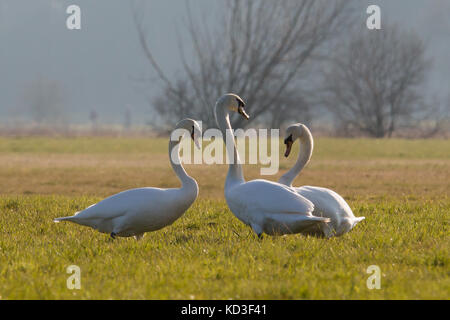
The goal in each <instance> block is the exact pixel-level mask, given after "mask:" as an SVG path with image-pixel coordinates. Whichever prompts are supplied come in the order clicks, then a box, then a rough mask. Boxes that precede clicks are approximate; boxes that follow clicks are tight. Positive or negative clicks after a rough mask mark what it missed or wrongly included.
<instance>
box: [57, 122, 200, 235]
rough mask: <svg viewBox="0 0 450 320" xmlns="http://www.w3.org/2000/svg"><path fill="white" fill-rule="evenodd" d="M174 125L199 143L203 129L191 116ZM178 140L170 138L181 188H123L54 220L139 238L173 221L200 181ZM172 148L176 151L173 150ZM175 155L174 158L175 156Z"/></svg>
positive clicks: (193, 196)
mask: <svg viewBox="0 0 450 320" xmlns="http://www.w3.org/2000/svg"><path fill="white" fill-rule="evenodd" d="M175 129H186V130H188V132H190V133H191V138H192V140H194V142H195V144H196V146H197V147H199V142H198V139H199V137H201V135H202V133H201V129H200V127H199V125H198V123H197V122H196V121H195V120H192V119H184V120H182V121H180V122H179V123H178V124H177V125H176V128H175ZM180 141H181V138H180V140H179V141H169V159H170V163H171V165H172V168H173V170H174V171H175V173H176V175H177V176H178V178H179V180H180V181H181V183H182V186H181V188H172V189H160V188H139V189H131V190H127V191H123V192H120V193H118V194H116V195H113V196H111V197H109V198H106V199H104V200H102V201H100V202H99V203H97V204H94V205H92V206H90V207H88V208H86V209H85V210H83V211H80V212H77V213H75V215H73V216H71V217H64V218H57V219H54V221H55V222H59V221H71V222H75V223H78V224H81V225H84V226H88V227H91V228H94V229H97V230H98V231H100V232H102V233H109V234H110V235H111V237H112V238H113V239H114V238H115V237H116V236H119V237H131V236H134V237H135V238H136V240H139V239H140V238H142V237H143V235H144V233H145V232H148V231H155V230H158V229H161V228H164V227H166V226H168V225H170V224H172V223H173V222H174V221H175V220H177V219H178V218H180V217H181V216H182V215H183V213H184V212H185V211H186V210H187V209H188V208H189V207H190V206H191V205H192V203H193V202H194V201H195V199H196V198H197V195H198V185H197V182H196V181H195V179H194V178H191V177H190V176H189V175H187V173H186V171H185V170H184V168H183V166H182V165H181V164H180V159H179V143H180ZM172 150H173V152H172ZM172 156H173V157H174V158H175V159H172Z"/></svg>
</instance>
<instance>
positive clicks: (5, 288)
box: [0, 137, 450, 299]
mask: <svg viewBox="0 0 450 320" xmlns="http://www.w3.org/2000/svg"><path fill="white" fill-rule="evenodd" d="M297 149H298V144H296V145H295V146H294V147H293V150H294V152H293V154H292V155H291V157H290V158H289V159H284V157H282V152H281V151H280V157H281V158H282V159H281V158H280V159H281V165H280V172H279V173H278V174H277V175H274V176H265V177H264V178H266V179H269V180H277V179H278V177H279V176H280V175H281V174H282V173H284V172H285V170H287V169H288V168H290V166H291V165H293V163H294V162H295V159H296V156H297V152H298V150H297ZM185 167H186V170H187V171H188V173H189V174H190V175H192V176H193V177H195V178H196V179H197V181H198V183H199V187H200V195H199V198H198V199H197V201H196V202H195V203H194V205H193V206H192V207H191V208H190V209H189V210H188V211H187V212H186V213H185V215H184V216H183V217H182V218H180V219H179V220H177V221H176V222H175V223H174V224H173V225H172V226H170V227H167V228H165V229H163V230H160V231H157V232H153V233H147V234H146V235H145V237H144V238H143V239H142V240H140V241H136V240H134V239H133V238H118V239H116V240H112V239H111V238H110V237H109V236H108V235H106V234H101V233H98V232H96V231H94V230H92V229H89V228H86V227H82V226H79V225H76V224H71V223H59V224H55V223H53V221H52V219H53V218H55V217H59V216H66V215H72V214H73V213H74V212H75V211H78V210H81V209H83V208H85V207H87V206H88V205H90V204H92V203H95V202H97V201H99V200H101V199H102V198H104V197H106V196H109V195H111V194H114V193H117V192H120V191H122V190H125V189H130V188H135V187H143V186H157V187H177V186H179V182H178V181H177V178H176V176H175V174H174V173H173V172H172V170H171V168H170V165H169V159H168V154H167V140H166V139H164V138H146V137H133V138H126V137H123V138H108V137H78V138H48V137H24V138H0V181H1V182H0V299H448V298H449V296H450V268H449V245H450V242H449V230H448V220H449V219H448V218H449V212H450V198H449V190H450V141H449V140H400V139H390V140H371V139H333V138H317V139H316V140H315V149H314V155H313V157H312V160H311V162H310V164H309V165H308V167H307V168H306V169H304V171H303V172H302V173H301V175H300V176H299V177H298V178H297V179H296V181H295V183H294V185H296V186H300V185H315V186H323V187H328V188H331V189H333V190H335V191H337V192H338V193H339V194H341V195H342V196H343V197H344V198H345V199H346V200H347V201H348V203H349V205H350V206H351V207H352V209H353V211H354V213H355V215H356V216H365V217H366V220H365V221H364V222H362V223H360V224H358V225H357V226H356V227H355V229H353V230H352V231H351V232H350V233H348V234H346V235H344V236H342V237H339V238H331V239H320V238H314V237H306V236H302V235H290V236H281V237H270V236H265V237H264V238H263V239H262V240H260V239H258V238H257V237H256V236H255V235H254V234H253V233H252V232H251V230H250V229H249V228H248V227H247V226H245V225H243V224H242V223H241V222H240V221H238V220H237V219H236V218H235V217H234V216H233V215H232V213H231V212H230V211H229V210H228V207H227V205H226V203H225V200H224V197H223V184H224V181H225V175H226V170H227V167H226V165H209V166H208V165H186V166H185ZM259 168H260V167H259V166H257V165H246V166H244V172H245V177H246V179H254V178H260V177H261V176H260V173H259ZM70 265H77V266H79V267H80V269H81V289H80V290H69V289H68V288H67V286H66V280H67V278H68V277H69V276H70V275H69V274H67V273H66V268H67V267H68V266H70ZM371 265H377V266H379V267H380V269H381V272H382V278H381V288H380V289H373V290H370V289H368V288H367V285H366V281H367V278H368V277H369V276H370V274H367V272H366V270H367V268H368V267H369V266H371Z"/></svg>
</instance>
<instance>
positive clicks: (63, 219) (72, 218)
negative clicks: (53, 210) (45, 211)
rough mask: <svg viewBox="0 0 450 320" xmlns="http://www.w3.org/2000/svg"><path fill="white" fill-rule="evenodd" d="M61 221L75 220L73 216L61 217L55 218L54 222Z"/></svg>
mask: <svg viewBox="0 0 450 320" xmlns="http://www.w3.org/2000/svg"><path fill="white" fill-rule="evenodd" d="M61 221H74V217H73V216H71V217H61V218H55V219H53V222H55V223H59V222H61Z"/></svg>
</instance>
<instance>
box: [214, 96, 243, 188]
mask: <svg viewBox="0 0 450 320" xmlns="http://www.w3.org/2000/svg"><path fill="white" fill-rule="evenodd" d="M215 111H216V121H217V124H218V126H219V129H220V131H221V132H222V137H223V140H224V143H225V146H226V149H227V156H228V160H229V162H230V165H229V169H228V174H227V179H226V182H225V188H226V187H227V185H229V184H234V183H236V182H239V183H240V182H244V174H243V171H242V165H241V160H240V158H239V154H238V152H237V148H236V143H235V141H234V132H233V128H232V127H231V124H230V115H229V114H228V112H227V111H225V110H224V108H223V106H221V105H220V104H217V105H216V110H215ZM227 142H228V143H227Z"/></svg>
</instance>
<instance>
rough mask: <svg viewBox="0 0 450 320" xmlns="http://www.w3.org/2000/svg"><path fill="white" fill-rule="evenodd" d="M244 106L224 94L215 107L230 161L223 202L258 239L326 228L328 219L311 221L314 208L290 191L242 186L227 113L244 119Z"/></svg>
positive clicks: (262, 184)
mask: <svg viewBox="0 0 450 320" xmlns="http://www.w3.org/2000/svg"><path fill="white" fill-rule="evenodd" d="M244 106H245V104H244V102H243V101H242V99H241V98H240V97H239V96H237V95H235V94H226V95H224V96H222V97H221V98H219V100H218V101H217V103H216V105H215V109H214V111H215V117H216V122H217V125H218V126H219V128H220V130H221V131H222V137H223V138H224V141H225V137H227V136H229V137H233V138H231V139H230V138H228V139H226V140H228V141H229V143H226V147H227V154H228V157H229V161H230V166H229V170H228V175H227V178H226V182H225V199H226V201H227V204H228V207H229V208H230V210H231V212H232V213H233V214H234V215H235V216H236V217H237V218H238V219H239V220H241V221H242V222H243V223H245V224H246V225H248V226H250V227H251V228H252V229H253V231H254V232H255V233H256V234H257V235H258V237H261V236H262V233H263V232H264V233H266V234H268V235H281V234H292V233H299V232H301V231H303V230H305V229H307V228H311V227H312V226H318V225H321V224H326V223H327V222H328V221H329V219H328V218H322V217H315V216H313V215H312V214H311V213H312V211H313V210H314V205H313V204H312V203H311V201H309V200H307V199H305V198H304V197H303V196H301V195H299V194H297V193H296V192H295V191H294V190H293V189H292V188H289V187H287V186H284V185H282V184H280V183H276V182H271V181H267V180H262V179H258V180H253V181H249V182H245V180H244V176H243V172H242V166H241V163H240V160H239V155H238V152H237V150H236V144H235V141H234V135H233V131H232V128H231V124H230V119H229V112H230V111H234V112H238V113H239V114H241V115H242V116H243V117H245V118H246V119H248V118H249V116H248V115H247V114H246V112H245V110H244Z"/></svg>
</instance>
